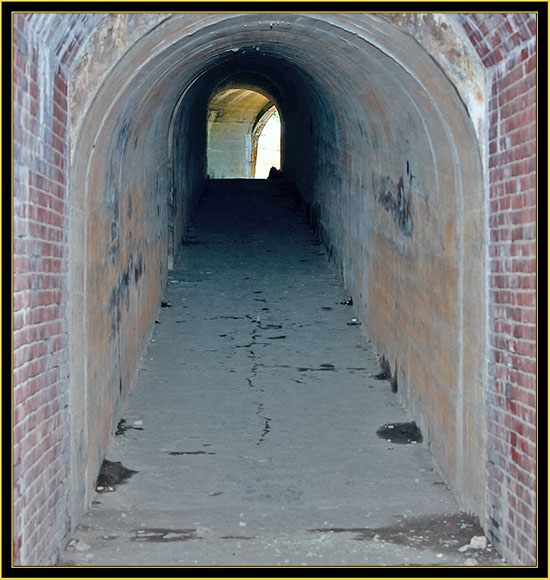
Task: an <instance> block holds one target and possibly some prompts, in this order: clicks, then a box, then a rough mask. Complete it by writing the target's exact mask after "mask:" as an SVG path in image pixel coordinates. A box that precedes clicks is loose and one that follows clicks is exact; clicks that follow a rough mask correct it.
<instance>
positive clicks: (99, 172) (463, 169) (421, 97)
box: [73, 14, 486, 514]
mask: <svg viewBox="0 0 550 580" xmlns="http://www.w3.org/2000/svg"><path fill="white" fill-rule="evenodd" d="M193 18H194V19H195V21H196V22H195V23H192V24H190V23H189V17H188V16H187V15H185V16H184V15H178V16H172V17H170V18H168V19H166V20H164V21H163V22H162V25H160V26H157V27H156V28H153V29H151V30H150V31H149V33H148V34H147V35H145V36H142V37H141V38H140V39H139V40H137V41H136V42H135V43H133V44H132V45H131V46H130V47H129V48H128V50H127V52H126V53H125V54H124V56H123V57H122V58H121V59H120V60H119V61H118V62H117V63H116V66H115V67H114V69H113V70H112V72H111V73H110V74H109V76H108V77H107V78H106V79H105V81H104V83H103V85H102V87H101V89H100V90H99V91H98V93H97V95H96V96H95V99H94V102H93V103H92V106H91V107H90V109H89V110H88V111H87V114H86V116H85V117H84V118H83V123H82V126H81V128H80V130H79V132H78V134H77V135H76V136H75V141H76V149H75V165H74V167H75V171H74V174H73V175H74V180H75V183H81V182H82V185H83V187H85V190H86V193H85V196H86V199H87V213H88V240H87V253H86V256H85V262H86V264H87V275H86V296H87V299H86V304H87V313H88V314H87V329H88V334H87V344H86V352H87V358H88V361H89V363H88V368H87V370H86V372H87V384H88V402H87V405H86V408H87V413H88V417H89V418H88V421H89V424H90V425H93V426H94V428H93V432H92V433H91V434H90V436H89V439H88V447H89V450H88V452H89V462H91V463H90V465H98V462H99V461H100V459H101V457H102V454H103V453H104V451H105V446H106V437H105V434H106V433H108V432H109V430H112V425H113V420H114V418H115V417H116V413H113V410H116V409H118V408H119V407H120V400H121V399H122V398H123V397H124V394H125V393H126V392H127V389H128V388H129V386H130V385H131V384H132V380H133V373H135V368H136V365H137V361H138V359H139V355H140V353H141V352H142V350H143V348H144V346H145V343H146V339H147V336H148V329H149V328H150V325H151V321H152V318H153V316H154V307H153V306H152V305H154V304H156V303H157V302H158V298H159V296H160V292H161V291H162V287H163V281H164V278H165V274H166V268H167V261H166V255H167V232H166V229H165V224H166V222H167V219H168V216H167V213H166V212H167V205H166V197H167V191H169V189H170V186H171V185H170V179H172V176H170V175H169V171H168V168H169V148H170V143H169V139H168V135H169V124H170V119H171V116H172V114H173V111H174V109H175V108H176V105H177V103H178V99H180V96H181V95H182V94H184V96H183V99H182V100H181V104H180V105H179V109H180V111H181V112H178V115H179V117H178V120H177V121H176V124H175V125H174V127H173V135H172V139H175V140H176V141H177V145H175V146H174V145H172V151H173V155H176V156H177V157H176V158H174V160H173V165H172V171H173V172H174V177H173V179H175V181H174V183H173V184H172V186H173V188H174V192H175V193H174V204H176V205H177V206H182V207H184V208H186V209H185V210H184V211H181V212H180V211H178V219H179V220H180V222H181V225H180V227H179V228H178V229H177V231H178V234H179V235H181V233H182V232H183V231H184V222H185V220H187V219H188V214H189V211H190V208H192V206H193V201H192V200H193V199H194V198H196V195H197V194H198V191H199V189H200V184H201V179H203V178H204V177H205V175H204V167H205V161H204V156H205V149H204V147H203V146H202V147H201V146H200V144H201V143H202V142H203V140H204V127H202V126H201V125H200V123H198V124H197V125H196V127H195V128H193V127H192V126H191V125H189V124H190V123H191V124H192V123H193V122H194V120H195V119H196V118H197V117H198V118H202V119H203V121H202V122H203V123H204V102H205V97H208V96H209V95H210V93H211V91H212V90H213V89H214V88H215V86H216V85H218V84H220V82H222V81H223V80H224V78H225V77H226V76H227V75H229V74H232V75H234V74H235V73H241V74H249V75H250V74H255V75H258V76H261V77H263V78H265V79H267V81H268V83H269V84H270V85H273V86H276V87H277V89H278V92H279V106H280V108H281V112H282V116H283V119H284V158H283V171H284V173H285V174H286V175H287V176H288V178H289V179H290V180H291V181H293V182H294V184H295V185H296V187H297V189H298V191H299V192H300V194H301V195H302V196H303V198H304V200H305V203H306V204H307V205H308V207H309V211H310V215H311V218H312V222H313V225H314V226H315V227H316V228H318V229H319V231H320V234H321V237H322V239H323V241H324V243H325V245H326V246H327V249H328V251H329V253H330V255H331V257H332V259H333V260H334V261H335V262H336V263H337V265H338V266H339V267H341V268H342V272H343V276H344V281H345V283H346V284H347V286H348V288H349V290H350V292H351V293H352V294H353V296H354V298H355V303H356V304H357V308H358V310H359V311H360V315H361V317H362V318H363V319H364V321H365V328H366V329H367V332H368V333H369V337H370V338H371V339H372V341H373V342H374V343H375V344H376V345H377V347H378V349H379V350H380V352H381V353H383V354H384V356H385V357H386V358H387V359H388V360H390V361H391V365H392V370H393V371H394V373H395V374H396V379H397V381H398V383H399V385H400V393H401V394H402V397H403V399H404V401H405V403H406V404H407V405H408V406H409V408H410V411H411V414H412V416H413V418H414V419H416V420H417V421H419V422H420V424H421V425H422V427H423V429H424V431H425V433H426V438H427V440H428V441H429V443H430V445H431V446H432V448H433V451H434V455H435V458H436V460H437V462H438V463H439V465H440V467H441V469H442V471H443V472H444V473H445V475H446V476H447V477H448V478H449V481H451V482H452V484H453V486H454V487H455V489H456V493H457V495H458V497H459V499H460V501H461V503H462V505H463V507H464V508H465V509H467V510H469V511H473V512H474V513H478V514H482V513H483V510H484V504H483V501H484V494H483V490H484V488H485V482H484V479H483V477H480V473H479V465H480V463H482V462H483V460H484V458H483V452H484V441H485V439H486V435H485V413H484V410H483V391H484V388H483V387H484V386H483V366H484V361H485V337H486V332H485V328H484V324H483V320H484V319H485V306H484V304H485V301H484V297H485V278H484V272H485V242H486V240H485V238H484V231H485V229H484V223H485V216H484V212H485V204H484V199H483V173H482V164H481V156H480V147H479V144H478V140H477V138H476V134H475V129H474V126H473V124H472V121H471V119H470V117H469V115H468V110H467V108H466V106H465V104H464V102H462V101H461V99H460V97H459V94H458V92H457V90H456V88H455V87H454V86H453V85H452V83H451V82H450V81H449V79H448V78H447V77H446V76H445V75H444V74H443V73H442V71H441V70H440V68H439V67H437V66H436V65H435V64H434V62H433V60H432V59H431V58H430V56H429V55H428V54H427V53H426V52H425V50H424V49H423V48H422V47H421V46H420V45H419V44H418V43H417V42H416V41H415V40H414V39H413V38H411V37H410V36H408V35H406V34H404V33H402V32H401V31H399V30H397V29H396V28H395V27H394V26H391V25H390V24H388V23H387V22H385V21H383V20H381V19H380V18H378V17H375V16H368V15H365V16H363V17H362V18H361V23H360V26H358V25H357V23H356V22H354V23H353V24H352V20H351V19H350V17H338V16H337V15H331V16H329V17H323V18H321V17H318V16H313V15H308V16H306V15H292V14H288V15H277V18H276V20H274V18H273V16H269V15H238V16H230V15H227V16H221V15H219V16H213V15H209V16H208V17H207V18H200V17H198V16H194V17H193ZM193 18H192V20H193ZM78 83H79V78H78V77H77V78H76V79H75V87H74V90H75V92H77V89H78V88H79V87H78ZM259 88H260V89H261V88H262V87H261V86H260V87H259ZM206 100H208V99H206ZM186 124H187V125H186ZM183 127H186V129H185V131H183V130H182V129H183ZM183 141H188V142H190V143H192V144H193V148H192V149H193V150H191V148H189V149H187V153H186V155H185V156H183V155H182V151H181V143H182V142H183ZM197 145H199V146H197ZM81 166H82V169H81ZM84 167H85V170H84ZM184 174H185V175H188V174H195V176H196V177H195V179H194V181H193V183H194V189H189V188H188V186H187V187H186V186H183V185H182V184H180V183H178V180H182V179H184V177H183V175H184ZM176 175H177V177H176ZM216 177H219V176H218V175H216ZM177 239H178V238H175V240H176V241H175V243H174V247H177ZM143 273H144V274H145V276H142V274H143ZM105 304H109V305H110V306H109V309H105V308H104V306H103V305H105ZM145 304H147V305H149V306H148V307H145V306H144V305H145ZM105 369H108V373H109V374H108V376H107V380H106V381H105ZM117 401H118V402H117ZM96 430H97V432H96ZM99 434H101V436H99ZM94 472H95V470H94V469H91V470H90V472H89V478H88V486H90V485H91V483H92V482H93V477H94Z"/></svg>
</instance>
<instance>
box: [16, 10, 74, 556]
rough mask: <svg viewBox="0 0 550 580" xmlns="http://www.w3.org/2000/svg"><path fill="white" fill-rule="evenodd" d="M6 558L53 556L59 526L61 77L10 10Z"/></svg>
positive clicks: (63, 481)
mask: <svg viewBox="0 0 550 580" xmlns="http://www.w3.org/2000/svg"><path fill="white" fill-rule="evenodd" d="M13 34H14V39H13V40H14V52H13V119H14V120H13V148H14V149H13V159H14V181H13V188H14V218H13V413H14V415H13V429H14V430H13V442H14V447H13V453H14V458H13V459H14V553H13V556H14V563H15V564H20V563H24V564H33V563H42V564H43V563H49V564H51V563H53V561H52V559H53V557H55V556H54V555H55V553H56V548H57V549H59V546H60V545H61V543H62V541H63V538H64V536H65V535H66V534H67V533H68V528H67V526H68V522H67V516H66V511H65V505H66V501H67V476H68V458H69V433H68V376H69V369H68V352H69V351H68V320H67V298H68V296H67V283H68V281H67V271H68V261H67V260H68V247H67V235H68V234H67V232H68V225H67V219H68V212H67V178H66V175H67V163H68V161H67V121H68V117H67V115H68V107H67V81H66V74H67V71H66V69H64V68H63V66H62V65H55V64H53V63H49V66H48V63H44V62H41V59H43V57H44V54H43V53H41V52H40V49H39V47H38V45H37V44H35V43H33V41H32V39H33V33H32V30H31V28H30V23H29V20H28V18H26V17H25V16H23V15H15V16H14V28H13Z"/></svg>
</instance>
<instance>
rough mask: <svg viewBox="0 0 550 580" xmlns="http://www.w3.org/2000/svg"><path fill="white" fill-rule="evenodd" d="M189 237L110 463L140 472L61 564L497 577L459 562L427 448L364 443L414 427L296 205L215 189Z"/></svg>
mask: <svg viewBox="0 0 550 580" xmlns="http://www.w3.org/2000/svg"><path fill="white" fill-rule="evenodd" d="M187 240H188V241H187V243H186V245H185V247H184V248H183V251H182V254H181V256H180V259H179V261H178V263H177V265H176V268H175V269H174V270H173V271H172V272H171V273H170V278H169V283H168V288H167V290H166V292H165V296H164V298H163V300H165V301H166V302H167V303H168V304H169V306H166V307H163V308H161V309H160V313H159V317H158V324H156V325H155V329H154V335H153V339H152V342H151V344H150V348H149V350H148V352H147V355H146V357H145V359H144V360H143V366H142V369H141V372H140V374H139V381H138V384H137V386H136V388H135V389H134V391H133V392H132V393H131V395H130V399H129V404H128V407H127V409H126V411H125V412H124V414H123V417H121V419H122V418H123V419H124V420H125V421H126V423H125V424H124V426H126V427H128V428H127V429H126V430H121V431H123V432H122V433H121V434H119V435H116V436H115V437H114V438H113V442H112V446H111V449H110V452H109V454H108V459H109V460H110V461H115V462H121V463H122V465H123V466H124V467H126V468H128V469H132V470H135V471H137V473H136V474H134V475H133V476H132V477H131V478H129V479H128V480H127V481H126V483H123V484H120V485H114V486H112V488H113V489H112V491H111V490H109V489H103V490H100V491H99V492H98V493H97V496H96V497H95V499H94V501H93V503H92V506H91V509H90V511H89V513H88V514H87V515H86V516H85V518H84V520H83V521H82V523H81V525H80V526H79V527H78V528H77V529H76V531H75V533H74V534H73V538H72V540H71V542H70V543H69V546H68V548H67V549H66V551H65V553H64V554H63V555H62V557H61V559H60V560H59V562H58V565H59V566H108V567H113V566H139V567H143V566H153V567H159V566H223V567H227V566H253V567H257V566H321V567H327V566H392V567H393V566H452V567H454V566H465V565H466V566H468V565H480V566H499V565H505V563H504V562H503V561H502V560H501V559H500V557H499V556H498V554H496V553H495V552H494V551H493V550H492V549H491V548H490V547H488V548H487V549H479V548H475V547H470V548H468V549H463V550H462V551H460V550H459V548H461V547H463V546H465V545H468V544H469V542H470V540H471V539H472V538H473V537H477V536H482V531H481V529H480V528H479V527H478V526H477V525H476V524H475V522H474V521H473V520H472V519H471V518H469V517H468V516H467V515H466V514H462V513H460V512H459V510H458V507H457V504H456V502H455V500H454V498H453V495H452V491H451V490H449V489H448V488H447V486H446V484H445V482H444V481H443V479H442V476H441V475H440V474H439V473H438V471H437V470H436V469H435V467H434V465H433V463H432V460H431V456H430V452H429V449H428V447H427V445H426V443H417V444H399V443H394V442H390V441H387V440H386V439H381V438H379V437H378V436H377V434H376V430H377V429H378V428H379V427H380V426H382V425H384V424H386V423H394V422H405V421H409V420H410V417H408V416H407V413H406V411H405V410H404V409H403V407H402V405H401V403H400V400H399V397H398V394H394V393H392V392H391V388H390V385H389V382H388V381H385V380H377V379H375V378H373V375H375V374H376V373H378V372H379V365H378V359H377V356H376V353H375V352H374V351H373V349H372V348H371V346H370V344H369V343H368V342H367V341H366V340H365V338H364V336H363V334H362V331H361V327H360V326H358V325H353V324H352V325H350V324H349V323H350V322H352V320H353V319H354V318H355V314H354V311H353V306H349V305H346V304H342V302H344V301H345V300H346V299H347V298H348V295H347V294H346V291H345V289H344V287H343V286H342V284H341V282H340V279H339V276H338V274H337V272H336V271H335V270H334V269H333V267H332V266H331V265H329V264H328V261H327V258H326V256H325V254H324V252H323V250H322V248H321V246H319V245H318V244H317V243H316V241H315V239H314V235H313V234H312V232H311V230H310V229H309V227H308V225H307V224H306V222H305V221H304V220H303V218H302V216H301V215H300V214H299V213H298V212H297V211H295V208H294V211H293V200H292V197H291V196H290V195H289V194H287V193H284V192H283V191H282V190H281V189H280V187H278V186H277V185H276V184H274V183H266V182H261V181H254V180H250V181H227V182H211V186H210V192H209V194H208V195H207V196H205V198H203V200H202V202H201V204H200V205H199V209H198V212H197V216H196V220H195V222H194V224H193V226H192V228H191V229H190V231H189V234H188V238H187ZM476 541H477V540H474V542H473V543H474V544H475V543H476ZM482 541H483V540H482Z"/></svg>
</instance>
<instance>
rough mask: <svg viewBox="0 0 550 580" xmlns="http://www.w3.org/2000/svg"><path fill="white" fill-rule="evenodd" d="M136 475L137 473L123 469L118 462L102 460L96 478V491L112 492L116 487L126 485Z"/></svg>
mask: <svg viewBox="0 0 550 580" xmlns="http://www.w3.org/2000/svg"><path fill="white" fill-rule="evenodd" d="M136 473H138V472H137V471H134V470H133V469H128V468H126V467H124V466H123V465H122V463H121V462H120V461H109V460H108V459H104V460H103V463H102V465H101V470H100V471H99V475H98V476H97V485H96V490H97V491H113V490H114V488H115V486H116V485H118V484H120V483H126V480H128V479H130V477H132V476H133V475H134V474H136ZM109 488H112V489H109Z"/></svg>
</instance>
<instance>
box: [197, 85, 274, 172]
mask: <svg viewBox="0 0 550 580" xmlns="http://www.w3.org/2000/svg"><path fill="white" fill-rule="evenodd" d="M280 119H281V117H280V113H279V110H278V109H277V107H276V106H275V105H274V104H273V102H272V100H271V99H270V98H269V97H268V96H266V95H265V94H263V93H262V92H259V91H256V90H253V89H249V88H239V87H231V88H223V89H221V90H219V91H216V92H215V93H214V95H213V96H212V98H211V99H210V101H209V104H208V109H207V120H206V125H207V173H208V176H209V177H210V178H211V179H243V178H244V179H251V178H260V179H265V178H266V177H267V175H268V173H269V169H270V168H271V167H272V166H275V167H276V168H277V169H280V167H281V128H280V127H281V122H280Z"/></svg>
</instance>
